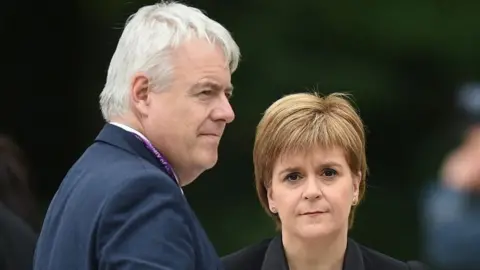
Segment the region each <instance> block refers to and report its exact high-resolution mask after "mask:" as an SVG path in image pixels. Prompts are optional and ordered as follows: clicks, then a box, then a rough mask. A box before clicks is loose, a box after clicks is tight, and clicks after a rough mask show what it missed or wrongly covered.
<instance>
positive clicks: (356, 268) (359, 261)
mask: <svg viewBox="0 0 480 270" xmlns="http://www.w3.org/2000/svg"><path fill="white" fill-rule="evenodd" d="M343 270H365V264H364V262H363V256H362V252H361V250H360V247H359V246H358V245H357V243H355V241H353V240H352V239H350V238H349V239H348V242H347V251H346V252H345V257H344V259H343Z"/></svg>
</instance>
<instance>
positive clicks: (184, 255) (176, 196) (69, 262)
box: [34, 3, 240, 270]
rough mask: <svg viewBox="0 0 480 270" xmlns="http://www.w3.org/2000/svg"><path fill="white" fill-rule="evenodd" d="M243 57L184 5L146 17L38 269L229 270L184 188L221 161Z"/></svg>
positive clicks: (55, 215) (110, 89) (71, 180)
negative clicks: (235, 76) (236, 73)
mask: <svg viewBox="0 0 480 270" xmlns="http://www.w3.org/2000/svg"><path fill="white" fill-rule="evenodd" d="M239 54H240V53H239V49H238V47H237V45H236V43H235V42H234V40H233V39H232V37H231V36H230V34H229V32H228V31H227V30H226V29H225V28H223V27H222V26H221V25H220V24H218V23H217V22H215V21H213V20H211V19H209V18H208V17H206V16H205V15H204V14H202V13H201V12H200V11H199V10H197V9H194V8H191V7H187V6H185V5H181V4H177V3H161V4H157V5H152V6H146V7H143V8H140V9H139V10H138V12H137V13H136V14H135V15H133V16H132V17H131V18H130V20H129V21H128V23H127V25H126V27H125V29H124V31H123V33H122V36H121V38H120V40H119V43H118V47H117V49H116V51H115V53H114V55H113V58H112V60H111V63H110V67H109V69H108V76H107V82H106V85H105V88H104V89H103V92H102V93H101V95H100V105H101V110H102V113H103V116H104V118H105V119H106V121H107V122H109V123H108V124H106V125H105V127H104V128H103V130H102V131H101V132H100V134H99V135H98V137H97V138H96V140H95V142H94V143H93V145H92V146H90V147H89V148H88V149H87V150H86V151H85V153H84V154H83V155H82V157H80V159H79V160H78V161H77V162H76V164H75V165H74V166H73V167H72V168H71V169H70V171H69V172H68V174H67V176H66V177H65V179H64V180H63V182H62V184H61V186H60V187H59V190H58V191H57V193H56V194H55V197H54V198H53V200H52V202H51V204H50V207H49V209H48V212H47V215H46V218H45V222H44V226H43V228H42V231H41V235H40V237H39V241H38V244H37V249H36V253H35V259H34V264H35V269H37V270H47V269H48V270H66V269H69V270H73V269H105V270H107V269H108V270H110V269H129V270H130V269H135V270H143V269H145V270H146V269H159V270H160V269H161V270H167V269H175V270H182V269H219V268H221V266H220V261H219V259H218V257H217V254H216V252H215V250H214V247H213V246H212V244H211V243H210V242H209V240H208V238H207V236H206V234H205V232H204V230H203V229H202V227H201V225H200V223H199V222H198V220H197V219H196V217H195V215H194V213H193V212H192V210H191V209H190V207H189V205H188V203H187V201H186V200H185V198H184V196H183V193H182V191H181V187H182V186H185V185H188V184H189V183H191V182H192V181H194V180H195V179H196V178H197V177H198V176H199V175H200V174H201V173H202V172H203V171H205V170H207V169H209V168H212V167H213V166H214V164H215V163H216V161H217V147H218V144H219V140H220V137H221V136H222V133H223V131H224V128H225V126H226V124H228V123H230V122H231V121H233V119H234V113H233V111H232V108H231V106H230V104H229V100H228V97H229V96H230V95H231V92H232V86H231V81H230V79H231V73H233V72H234V71H235V69H236V68H237V65H238V61H239Z"/></svg>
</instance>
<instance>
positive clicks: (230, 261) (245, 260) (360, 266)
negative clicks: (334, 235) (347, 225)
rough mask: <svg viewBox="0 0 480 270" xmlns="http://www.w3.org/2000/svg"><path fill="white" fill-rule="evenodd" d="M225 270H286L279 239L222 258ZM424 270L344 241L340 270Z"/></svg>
mask: <svg viewBox="0 0 480 270" xmlns="http://www.w3.org/2000/svg"><path fill="white" fill-rule="evenodd" d="M222 261H223V264H224V266H225V270H288V269H289V267H288V264H287V260H286V258H285V253H284V250H283V244H282V239H281V237H280V236H277V237H275V238H273V239H269V240H265V241H263V242H261V243H260V244H256V245H253V246H250V247H246V248H244V249H241V250H239V251H237V252H235V253H232V254H229V255H227V256H225V257H223V258H222ZM409 269H410V270H424V269H426V268H424V266H423V265H422V264H421V263H419V262H408V263H405V262H401V261H398V260H396V259H393V258H391V257H388V256H386V255H384V254H381V253H379V252H377V251H374V250H371V249H369V248H366V247H364V246H362V245H360V244H357V243H356V242H355V241H353V240H352V239H348V244H347V251H346V253H345V258H344V261H343V270H409Z"/></svg>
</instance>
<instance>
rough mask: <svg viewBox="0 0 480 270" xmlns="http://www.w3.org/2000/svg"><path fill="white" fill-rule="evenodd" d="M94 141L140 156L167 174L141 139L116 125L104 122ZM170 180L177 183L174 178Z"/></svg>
mask: <svg viewBox="0 0 480 270" xmlns="http://www.w3.org/2000/svg"><path fill="white" fill-rule="evenodd" d="M95 141H96V142H104V143H107V144H110V145H113V146H115V147H118V148H121V149H123V150H125V151H127V152H129V153H131V154H133V155H135V156H140V157H141V158H143V159H145V160H146V161H148V162H149V163H151V164H152V165H154V166H155V167H157V168H159V169H160V170H162V171H163V172H164V173H165V174H166V175H169V174H168V173H167V172H166V170H165V168H164V167H163V165H162V164H161V163H160V162H159V161H158V159H157V158H156V157H155V155H154V154H153V153H152V152H150V151H149V150H148V149H147V148H146V147H145V145H144V144H143V142H142V141H140V140H139V139H138V138H136V137H135V135H134V134H132V133H131V132H128V131H126V130H124V129H122V128H120V127H118V126H115V125H112V124H105V126H104V127H103V129H102V130H101V131H100V133H99V134H98V136H97V138H96V139H95ZM170 178H171V177H170ZM172 180H173V181H175V183H177V181H176V180H175V179H172ZM177 184H178V183H177Z"/></svg>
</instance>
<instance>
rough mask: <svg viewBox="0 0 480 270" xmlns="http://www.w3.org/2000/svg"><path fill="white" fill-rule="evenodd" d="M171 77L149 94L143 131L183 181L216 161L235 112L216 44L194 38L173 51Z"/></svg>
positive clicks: (226, 70) (225, 64)
mask: <svg viewBox="0 0 480 270" xmlns="http://www.w3.org/2000/svg"><path fill="white" fill-rule="evenodd" d="M171 59H172V64H173V68H174V69H173V73H172V81H171V82H170V84H169V85H168V88H167V89H166V90H164V91H161V92H157V93H156V92H151V91H150V92H149V94H148V95H149V97H148V99H149V100H150V102H149V105H148V106H147V108H146V115H145V116H144V119H143V120H142V122H143V123H142V124H143V128H144V132H145V135H146V136H147V137H148V138H149V139H150V140H151V141H152V143H153V144H154V145H155V146H156V147H157V148H158V149H159V150H160V151H161V152H162V154H164V155H165V157H166V158H167V160H168V161H169V162H170V163H171V164H172V166H173V168H174V170H175V172H176V173H177V175H178V176H179V178H180V181H181V185H187V184H189V183H190V182H192V181H193V180H194V179H195V178H197V177H198V175H199V174H200V173H202V172H203V171H205V170H207V169H210V168H212V167H213V166H214V165H215V163H216V162H217V157H218V145H219V142H220V138H221V136H222V134H223V131H224V129H225V126H226V124H228V123H230V122H232V121H233V119H234V117H235V114H234V112H233V110H232V107H231V105H230V103H229V97H230V95H231V92H232V86H231V81H230V80H231V74H230V69H229V67H228V62H227V60H226V58H225V56H224V53H223V51H222V49H221V48H220V47H219V46H216V45H214V44H211V43H208V42H207V41H205V40H202V39H192V40H190V41H187V42H185V43H184V44H182V45H181V46H179V47H178V48H176V49H175V50H174V51H173V55H172V58H171Z"/></svg>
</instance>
